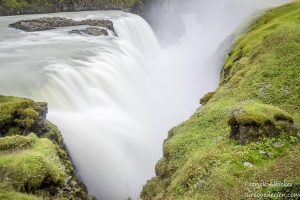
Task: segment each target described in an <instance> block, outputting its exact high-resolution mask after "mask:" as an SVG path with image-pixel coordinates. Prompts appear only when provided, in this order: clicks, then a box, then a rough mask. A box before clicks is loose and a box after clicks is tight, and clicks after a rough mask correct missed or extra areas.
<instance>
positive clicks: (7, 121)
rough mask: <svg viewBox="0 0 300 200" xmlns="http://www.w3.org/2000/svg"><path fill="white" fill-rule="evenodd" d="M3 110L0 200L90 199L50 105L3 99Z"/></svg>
mask: <svg viewBox="0 0 300 200" xmlns="http://www.w3.org/2000/svg"><path fill="white" fill-rule="evenodd" d="M0 108H1V110H0V119H1V121H0V123H1V126H0V133H1V135H0V199H61V198H66V199H74V200H75V199H76V200H77V199H86V200H87V199H89V196H88V195H87V190H86V186H85V185H84V184H83V183H82V182H80V181H78V180H77V178H76V176H75V172H74V169H73V166H72V164H71V162H70V159H69V156H68V153H67V151H66V150H65V148H64V145H63V138H62V136H61V134H60V131H59V130H58V128H57V127H56V126H55V125H53V124H52V123H51V122H49V121H48V120H46V114H47V111H48V109H47V104H46V103H36V102H34V101H32V100H30V99H25V98H17V97H10V96H9V97H7V96H0ZM33 132H34V133H33ZM22 193H24V194H22ZM27 194H28V195H27Z"/></svg>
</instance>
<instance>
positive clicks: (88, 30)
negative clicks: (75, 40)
mask: <svg viewBox="0 0 300 200" xmlns="http://www.w3.org/2000/svg"><path fill="white" fill-rule="evenodd" d="M69 33H70V34H77V35H92V36H100V35H108V32H107V30H106V29H101V28H97V27H88V28H86V29H83V30H72V31H69Z"/></svg>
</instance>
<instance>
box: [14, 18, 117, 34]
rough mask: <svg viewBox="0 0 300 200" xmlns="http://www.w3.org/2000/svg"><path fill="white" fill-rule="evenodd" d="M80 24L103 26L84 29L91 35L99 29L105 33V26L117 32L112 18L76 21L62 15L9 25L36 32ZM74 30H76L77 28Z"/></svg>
mask: <svg viewBox="0 0 300 200" xmlns="http://www.w3.org/2000/svg"><path fill="white" fill-rule="evenodd" d="M80 25H89V26H94V27H101V28H102V29H98V30H96V29H95V28H89V29H87V30H85V31H84V32H87V34H88V33H92V34H91V35H93V34H94V33H96V32H97V31H98V32H101V33H102V34H101V35H105V31H103V28H106V29H108V30H111V31H112V32H114V33H115V30H114V26H113V22H112V21H110V20H103V19H97V20H91V19H86V20H82V21H75V20H73V19H67V18H62V17H42V18H39V19H32V20H21V21H17V22H15V23H12V24H10V25H9V27H12V28H16V29H20V30H23V31H26V32H35V31H44V30H50V29H55V28H57V27H65V26H80ZM74 31H75V32H76V30H74ZM77 31H78V30H77ZM84 32H83V33H84ZM106 32H107V31H106ZM106 35H107V34H106Z"/></svg>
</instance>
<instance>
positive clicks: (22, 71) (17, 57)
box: [0, 0, 270, 200]
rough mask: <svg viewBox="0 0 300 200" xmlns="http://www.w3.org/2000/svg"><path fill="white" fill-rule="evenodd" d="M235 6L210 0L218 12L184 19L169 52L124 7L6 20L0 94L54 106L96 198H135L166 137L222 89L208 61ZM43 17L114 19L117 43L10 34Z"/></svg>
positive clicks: (62, 32) (61, 32)
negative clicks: (16, 24) (23, 21)
mask: <svg viewBox="0 0 300 200" xmlns="http://www.w3.org/2000/svg"><path fill="white" fill-rule="evenodd" d="M221 2H223V3H224V2H229V1H221ZM230 2H231V1H230ZM244 2H250V1H246V0H244ZM235 4H237V5H240V6H243V5H244V4H242V3H239V4H238V3H235ZM230 5H232V4H230V3H227V4H222V6H220V5H219V6H217V7H214V5H213V2H211V3H208V2H207V5H206V6H207V9H212V10H209V11H211V12H208V14H207V15H209V17H208V16H205V15H204V16H203V17H204V18H206V17H207V19H210V20H208V21H206V22H205V20H204V21H203V23H200V24H197V23H196V21H195V15H184V16H183V19H184V21H185V23H186V26H187V33H186V35H185V36H184V37H183V38H181V39H180V44H178V45H175V46H173V47H170V48H167V49H160V48H159V45H158V42H157V40H156V38H155V35H154V33H153V32H152V30H151V28H150V27H149V25H148V24H147V23H146V22H145V21H144V20H143V19H142V18H140V17H138V16H136V15H133V14H129V13H125V12H121V11H91V12H74V13H55V14H43V15H24V16H11V17H1V20H0V28H1V32H0V60H1V66H0V94H2V95H13V96H22V97H28V98H31V99H33V100H35V101H45V102H48V106H49V113H48V119H50V121H52V122H53V123H54V124H55V125H57V126H58V128H59V129H60V130H61V132H62V135H63V138H64V141H65V143H66V145H67V148H68V151H69V152H70V155H71V158H72V161H73V162H74V164H75V166H76V171H77V173H78V176H79V178H80V179H82V180H83V181H84V182H85V184H86V185H87V186H88V190H89V193H90V194H91V195H95V196H97V197H98V198H99V199H102V200H115V199H116V200H119V199H124V198H126V197H129V196H131V197H133V198H136V197H138V195H139V192H140V190H141V188H142V185H143V184H144V183H145V182H146V180H147V179H149V178H150V177H151V176H154V175H155V174H154V166H155V163H156V161H157V160H158V159H159V158H160V157H161V156H162V155H161V154H162V152H161V147H162V143H163V140H164V139H165V138H166V137H167V131H168V130H169V129H170V128H171V127H173V126H175V125H177V124H178V123H180V122H181V121H183V120H185V119H187V118H188V117H189V116H190V115H191V114H192V112H193V111H194V110H195V109H196V108H197V107H198V106H199V105H198V100H199V98H200V97H201V96H203V95H204V94H205V93H206V92H209V91H212V90H214V89H215V88H216V86H217V84H218V81H219V72H217V73H216V72H215V71H216V70H213V69H214V68H216V67H219V66H205V65H203V63H204V61H205V59H206V58H208V57H209V56H210V55H211V54H212V53H214V51H215V50H216V49H217V47H218V45H219V44H220V43H221V42H222V41H223V40H224V39H225V37H226V36H227V35H228V34H229V33H230V31H232V30H233V28H234V27H235V26H237V25H238V23H239V22H240V21H235V22H234V24H230V26H229V28H228V27H227V28H224V26H220V24H222V23H229V21H228V19H229V17H228V16H229V14H228V13H226V12H229V11H230V13H231V14H232V13H234V12H237V11H239V9H234V11H233V10H232V9H229V8H232V7H230ZM226 6H227V7H226ZM228 6H229V7H228ZM267 6H270V4H267V5H264V6H262V7H267ZM262 7H259V8H262ZM225 8H226V9H225ZM204 9H205V8H204ZM214 9H218V10H217V11H216V12H214ZM247 9H248V10H247V11H249V10H250V6H249V7H248V8H247ZM255 9H258V7H257V6H256V7H255V8H254V7H252V11H254V10H255ZM224 12H225V13H224ZM243 14H244V13H243ZM248 14H250V11H249V12H248ZM223 15H224V16H227V18H226V17H225V18H226V19H227V21H226V19H225V18H222V16H223ZM44 16H48V17H49V16H60V17H66V18H72V19H75V20H83V19H110V20H112V21H113V22H114V27H115V30H116V32H117V34H118V36H119V37H115V36H113V35H109V36H100V37H84V36H78V35H77V36H75V35H70V34H69V33H68V31H69V30H72V29H78V27H62V28H57V29H54V30H48V31H42V32H34V33H26V32H23V31H18V30H14V29H12V28H8V24H10V23H13V22H15V21H18V20H21V19H35V18H39V17H44ZM215 17H217V18H215ZM245 17H246V16H245V15H243V16H241V17H240V20H242V19H244V18H245ZM213 19H219V20H217V21H214V20H213ZM224 20H225V21H224Z"/></svg>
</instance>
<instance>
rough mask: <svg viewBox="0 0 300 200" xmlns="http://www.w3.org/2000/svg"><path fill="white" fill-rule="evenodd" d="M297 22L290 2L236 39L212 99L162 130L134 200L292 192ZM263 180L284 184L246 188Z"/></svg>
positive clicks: (297, 11) (295, 183)
mask: <svg viewBox="0 0 300 200" xmlns="http://www.w3.org/2000/svg"><path fill="white" fill-rule="evenodd" d="M299 19H300V1H294V2H292V3H289V4H286V5H284V6H280V7H278V8H274V9H271V10H269V11H267V12H266V13H265V14H264V15H262V16H261V17H260V18H259V20H257V21H256V22H255V23H253V21H252V22H251V24H253V26H252V27H251V28H250V29H249V30H248V31H246V32H245V34H243V35H241V36H240V37H238V38H236V40H235V42H234V44H233V45H232V49H231V51H230V53H229V54H228V58H227V59H226V62H225V64H224V67H223V69H222V73H221V74H222V76H221V80H220V84H219V86H218V88H217V89H216V91H215V92H214V94H213V95H210V94H209V95H208V96H206V97H205V98H204V100H205V101H204V102H205V103H204V104H205V106H201V107H199V108H198V110H197V111H196V112H195V113H194V114H193V115H192V116H191V117H190V119H189V120H187V121H185V122H183V123H181V124H180V125H178V126H176V127H174V128H172V129H171V130H170V131H169V135H168V138H167V139H166V140H165V142H164V145H163V158H162V159H160V160H159V161H158V163H157V165H156V169H155V170H156V176H155V177H153V178H152V179H151V180H149V181H148V182H147V183H146V185H145V186H144V187H143V190H142V192H141V195H140V197H141V199H143V200H150V199H151V200H153V199H168V200H173V199H174V200H175V199H176V200H177V199H182V200H194V199H203V200H205V199H207V200H210V199H212V198H213V199H244V198H246V197H247V196H245V195H247V194H251V193H252V194H253V193H261V194H266V193H268V192H271V193H276V192H280V193H282V194H287V193H290V191H293V192H294V193H296V194H297V193H298V194H299V193H300V191H299V177H300V142H299V138H298V135H299V131H298V130H299V123H300V115H299V113H300V81H299V78H298V77H299V73H300V60H299V52H300V40H299V34H298V33H299V32H300V25H299ZM229 136H230V137H229ZM237 140H238V141H237ZM240 144H244V145H240ZM270 182H271V183H274V182H277V183H278V182H279V183H284V182H288V183H290V184H292V186H291V187H277V188H276V187H273V186H272V185H266V186H261V187H253V186H251V183H270Z"/></svg>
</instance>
